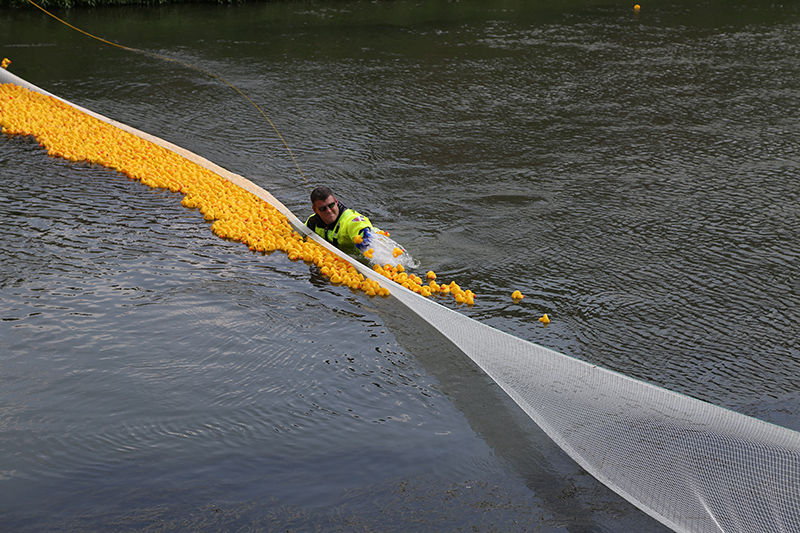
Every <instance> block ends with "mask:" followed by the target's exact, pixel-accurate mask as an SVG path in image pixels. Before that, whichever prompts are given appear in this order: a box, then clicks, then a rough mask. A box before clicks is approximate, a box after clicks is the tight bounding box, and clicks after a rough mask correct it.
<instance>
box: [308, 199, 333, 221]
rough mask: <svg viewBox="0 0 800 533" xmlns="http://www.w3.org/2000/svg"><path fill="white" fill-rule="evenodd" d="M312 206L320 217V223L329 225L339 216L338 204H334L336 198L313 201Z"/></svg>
mask: <svg viewBox="0 0 800 533" xmlns="http://www.w3.org/2000/svg"><path fill="white" fill-rule="evenodd" d="M312 205H313V208H314V212H315V213H316V214H318V215H319V216H320V217H322V221H323V222H324V223H325V224H330V223H331V222H333V221H334V220H336V217H338V216H339V204H337V203H336V198H335V197H334V196H333V195H331V196H328V197H327V198H325V199H324V200H315V201H314V203H313V204H312Z"/></svg>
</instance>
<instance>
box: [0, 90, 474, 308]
mask: <svg viewBox="0 0 800 533" xmlns="http://www.w3.org/2000/svg"><path fill="white" fill-rule="evenodd" d="M0 131H2V133H5V134H8V135H25V136H33V137H35V138H36V140H37V141H38V142H39V145H40V146H41V147H42V148H44V149H46V150H47V153H48V154H49V155H50V156H53V157H62V158H64V159H68V160H70V161H76V162H77V161H84V162H87V163H91V164H96V165H102V166H104V167H107V168H112V169H115V170H117V171H118V172H120V173H122V174H124V175H126V176H128V177H129V178H131V179H134V180H138V181H140V182H141V183H143V184H144V185H147V186H148V187H153V188H163V189H169V190H170V191H172V192H175V193H181V194H183V195H184V197H183V200H182V201H181V204H182V205H183V206H185V207H187V208H194V209H198V210H200V212H201V213H202V214H203V216H204V218H205V219H206V220H207V221H209V222H212V224H211V229H212V231H213V232H214V234H216V235H218V236H219V237H222V238H225V239H230V240H234V241H239V242H242V243H243V244H245V245H247V246H248V247H249V248H250V250H253V251H257V252H264V253H270V252H273V251H275V250H280V251H283V252H285V253H286V254H287V255H288V257H289V259H291V260H292V261H300V260H303V261H305V262H307V263H313V264H315V265H316V266H317V267H318V268H319V271H320V272H321V273H322V275H324V276H326V277H327V278H328V279H329V280H330V282H331V283H334V284H341V285H346V286H348V287H350V288H351V289H353V290H361V291H363V292H365V293H366V294H367V295H369V296H388V295H389V289H387V288H386V287H381V285H380V284H379V283H378V282H377V281H375V280H372V279H369V278H365V277H364V275H363V274H361V273H359V272H358V270H357V269H356V268H355V267H354V266H353V265H352V264H351V263H350V262H349V261H346V260H344V259H342V258H341V257H339V256H337V255H336V254H334V253H332V252H330V251H328V250H327V249H326V248H325V247H323V246H320V245H319V244H317V243H316V242H315V241H314V240H312V239H306V238H305V237H303V236H302V235H301V234H299V233H298V232H296V231H294V230H293V228H292V226H291V224H290V223H289V221H288V220H287V218H286V217H285V216H284V215H283V214H282V213H280V212H279V211H278V210H277V209H275V208H274V207H273V206H272V205H270V204H269V203H267V202H265V201H264V200H262V199H261V198H259V197H258V196H256V195H254V194H252V193H250V192H248V191H246V190H244V189H242V188H240V187H238V186H237V185H235V184H233V183H231V182H230V181H227V180H226V179H225V178H223V177H221V176H219V175H218V174H215V173H214V172H211V171H210V170H208V169H206V168H204V167H201V166H200V165H198V164H196V163H194V162H192V161H189V160H188V159H186V158H184V157H182V156H180V155H179V154H177V153H175V152H172V151H170V150H167V149H166V148H163V147H161V146H159V145H157V144H155V143H152V142H150V141H147V140H144V139H142V138H140V137H138V136H136V135H133V134H131V133H128V132H126V131H124V130H121V129H119V128H117V127H115V126H113V125H111V124H108V123H106V122H103V121H101V120H99V119H96V118H94V117H92V116H90V115H88V114H86V113H84V112H82V111H80V110H77V109H75V108H74V107H72V106H70V105H68V104H66V103H64V102H62V101H60V100H58V99H56V98H53V97H51V96H47V95H43V94H40V93H37V92H34V91H30V90H28V89H26V88H23V87H20V86H18V85H14V84H0ZM384 233H385V232H384ZM385 234H386V235H388V233H385ZM398 250H399V251H400V253H395V257H397V256H398V255H400V254H402V250H401V249H399V248H398V249H397V250H395V252H397V251H398ZM374 270H375V271H376V272H378V273H380V274H382V275H383V276H385V277H387V278H389V279H391V280H393V281H395V282H396V283H398V284H400V285H402V286H403V287H406V288H408V289H409V290H412V291H414V292H416V293H417V294H420V295H422V296H425V297H432V296H448V295H451V296H453V298H454V299H455V301H456V302H457V303H459V304H467V305H473V304H474V301H475V294H474V293H473V292H472V291H470V290H462V289H461V287H459V286H458V284H457V283H455V282H451V283H449V284H439V283H436V274H435V273H433V272H428V273H427V275H426V278H427V280H428V281H427V283H426V282H424V281H423V280H422V279H421V278H420V277H419V276H416V275H415V274H413V273H408V272H406V271H405V269H404V268H403V266H402V265H396V266H394V265H390V264H386V265H383V266H380V265H375V267H374Z"/></svg>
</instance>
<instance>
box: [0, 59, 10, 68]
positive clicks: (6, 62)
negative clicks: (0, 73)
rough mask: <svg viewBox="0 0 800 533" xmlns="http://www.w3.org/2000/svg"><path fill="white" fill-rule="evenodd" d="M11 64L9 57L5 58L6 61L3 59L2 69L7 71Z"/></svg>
mask: <svg viewBox="0 0 800 533" xmlns="http://www.w3.org/2000/svg"><path fill="white" fill-rule="evenodd" d="M10 64H11V60H10V59H9V58H7V57H6V58H4V59H3V62H2V63H0V68H4V69H6V68H8V66H9V65H10Z"/></svg>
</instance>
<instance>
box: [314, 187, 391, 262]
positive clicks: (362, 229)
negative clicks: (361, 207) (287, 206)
mask: <svg viewBox="0 0 800 533" xmlns="http://www.w3.org/2000/svg"><path fill="white" fill-rule="evenodd" d="M311 206H312V208H313V209H314V214H313V215H311V216H310V217H308V220H306V226H308V227H309V228H310V229H311V230H312V231H314V232H315V233H316V234H317V235H319V236H320V237H322V238H323V239H325V240H326V241H328V242H329V243H331V244H333V245H334V246H336V247H338V248H342V247H352V246H353V245H354V244H355V243H356V241H360V240H361V239H357V237H358V236H361V237H364V235H365V233H366V232H368V231H376V230H375V229H374V228H373V227H372V223H371V222H370V221H369V219H368V218H367V217H365V216H364V215H362V214H360V213H357V212H356V211H353V210H352V209H350V208H349V207H347V206H346V205H344V204H343V203H342V202H340V201H339V200H337V199H336V197H335V196H334V195H333V191H331V190H330V189H329V188H328V187H317V188H316V189H314V190H313V191H311Z"/></svg>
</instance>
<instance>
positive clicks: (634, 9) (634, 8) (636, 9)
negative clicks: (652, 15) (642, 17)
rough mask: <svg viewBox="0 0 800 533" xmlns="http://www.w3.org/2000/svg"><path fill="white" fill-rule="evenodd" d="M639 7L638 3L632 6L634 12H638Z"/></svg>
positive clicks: (640, 7)
mask: <svg viewBox="0 0 800 533" xmlns="http://www.w3.org/2000/svg"><path fill="white" fill-rule="evenodd" d="M640 9H642V6H640V5H639V4H636V5H635V6H633V12H634V13H638V12H639V10H640Z"/></svg>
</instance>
